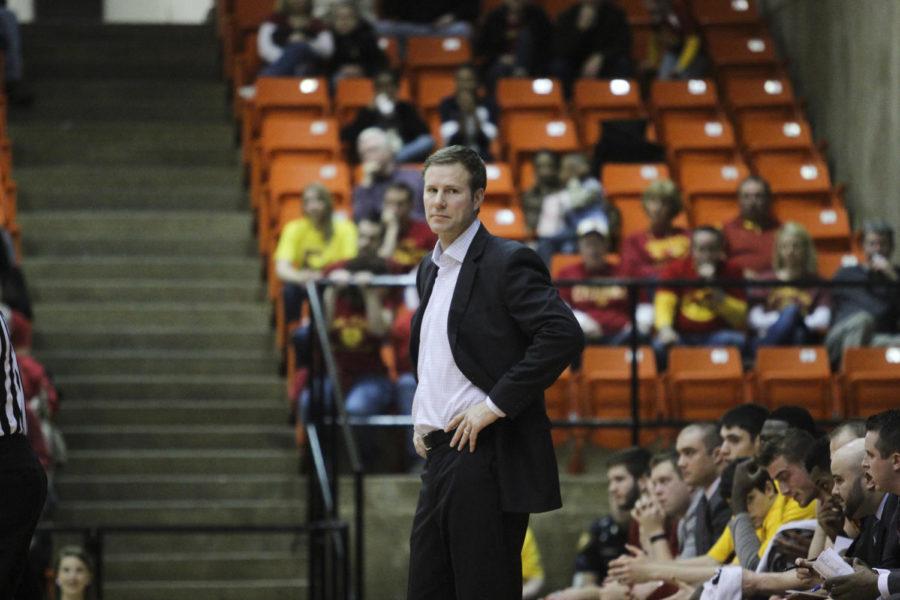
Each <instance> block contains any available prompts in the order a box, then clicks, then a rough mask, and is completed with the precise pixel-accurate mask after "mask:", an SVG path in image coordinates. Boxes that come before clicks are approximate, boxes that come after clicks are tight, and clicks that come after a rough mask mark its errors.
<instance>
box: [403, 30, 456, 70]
mask: <svg viewBox="0 0 900 600" xmlns="http://www.w3.org/2000/svg"><path fill="white" fill-rule="evenodd" d="M471 60H472V47H471V45H470V44H469V40H467V39H466V38H463V37H456V36H450V37H434V36H413V37H410V38H408V39H407V40H406V68H407V69H408V70H409V71H410V72H411V73H412V75H413V77H419V76H421V75H422V74H423V73H452V72H453V71H455V70H456V69H457V67H459V65H462V64H465V63H468V62H469V61H471Z"/></svg>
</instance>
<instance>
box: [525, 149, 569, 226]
mask: <svg viewBox="0 0 900 600" xmlns="http://www.w3.org/2000/svg"><path fill="white" fill-rule="evenodd" d="M531 164H532V166H533V167H534V185H532V186H531V187H530V188H528V189H527V190H525V192H523V193H522V196H521V201H522V213H523V214H524V215H525V226H526V228H527V229H528V232H529V234H530V235H531V236H534V235H536V234H537V228H538V223H539V222H540V218H541V211H542V210H543V206H544V200H545V199H546V198H547V197H548V196H552V195H553V194H556V193H557V192H559V191H561V190H562V188H563V183H562V181H561V180H560V177H559V156H558V155H557V154H556V153H555V152H553V151H551V150H540V151H538V152H537V153H535V155H534V157H532V159H531Z"/></svg>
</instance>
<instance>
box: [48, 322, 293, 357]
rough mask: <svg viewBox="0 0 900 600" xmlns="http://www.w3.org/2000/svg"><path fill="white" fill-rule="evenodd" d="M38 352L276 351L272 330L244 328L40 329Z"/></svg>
mask: <svg viewBox="0 0 900 600" xmlns="http://www.w3.org/2000/svg"><path fill="white" fill-rule="evenodd" d="M34 344H35V348H36V349H38V351H43V350H45V349H58V348H66V349H68V350H77V349H85V350H96V349H98V348H104V349H108V350H140V349H147V350H167V349H171V350H174V351H178V350H193V349H197V348H226V349H236V350H237V349H244V348H246V349H247V350H248V352H258V351H271V349H272V348H274V347H275V341H274V337H273V335H272V333H271V332H270V331H268V330H259V329H248V328H247V327H244V326H242V325H240V324H235V326H234V327H229V328H227V329H222V328H207V329H204V330H202V331H200V330H197V329H196V328H188V329H186V328H183V327H182V328H177V327H165V326H157V327H126V328H122V327H120V328H109V327H103V328H100V327H97V328H94V329H92V330H89V331H83V330H75V329H56V330H53V331H44V330H43V329H42V328H40V327H38V328H37V330H36V331H35V335H34Z"/></svg>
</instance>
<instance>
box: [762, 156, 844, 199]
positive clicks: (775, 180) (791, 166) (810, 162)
mask: <svg viewBox="0 0 900 600" xmlns="http://www.w3.org/2000/svg"><path fill="white" fill-rule="evenodd" d="M753 162H754V164H755V166H756V171H757V172H758V173H759V175H760V176H761V177H763V178H764V179H765V180H766V181H768V182H769V185H770V186H771V187H772V193H773V194H774V195H775V196H776V198H777V197H779V196H798V195H800V196H816V197H820V198H822V201H823V203H827V202H829V201H830V198H831V192H832V190H831V178H830V176H829V174H828V166H827V165H826V164H825V162H824V161H823V160H822V159H820V158H812V157H805V156H792V155H784V154H760V155H759V156H757V157H756V158H755V159H754V161H753Z"/></svg>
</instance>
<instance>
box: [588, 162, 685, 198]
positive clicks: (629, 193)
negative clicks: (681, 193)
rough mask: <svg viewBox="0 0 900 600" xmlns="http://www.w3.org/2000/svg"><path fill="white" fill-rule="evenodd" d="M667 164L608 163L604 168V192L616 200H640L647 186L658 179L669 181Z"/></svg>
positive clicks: (602, 177)
mask: <svg viewBox="0 0 900 600" xmlns="http://www.w3.org/2000/svg"><path fill="white" fill-rule="evenodd" d="M668 177H669V167H668V166H667V165H666V164H665V163H644V164H640V163H608V164H606V165H604V166H603V173H602V176H601V180H602V182H603V192H604V194H606V195H607V196H608V197H610V198H613V199H614V200H620V199H627V198H633V199H640V198H641V196H643V194H644V190H645V189H647V186H648V185H650V184H651V183H652V182H654V181H656V180H657V179H667V178H668Z"/></svg>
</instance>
